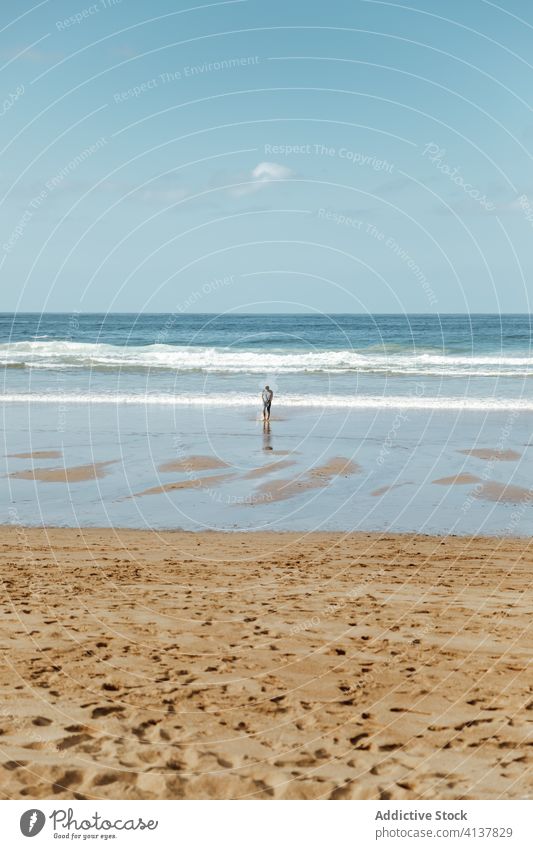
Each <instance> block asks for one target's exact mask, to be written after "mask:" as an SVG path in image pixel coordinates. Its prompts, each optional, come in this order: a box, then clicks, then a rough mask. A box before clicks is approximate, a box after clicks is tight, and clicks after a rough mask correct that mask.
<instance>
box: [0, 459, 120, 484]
mask: <svg viewBox="0 0 533 849" xmlns="http://www.w3.org/2000/svg"><path fill="white" fill-rule="evenodd" d="M116 462H118V461H117V460H106V461H105V462H103V463H87V464H86V465H84V466H70V467H68V468H65V467H63V468H54V469H49V468H44V469H37V468H33V469H24V470H23V471H21V472H12V473H11V474H10V475H8V477H10V478H13V479H14V480H23V481H41V482H42V483H82V482H83V481H91V480H98V479H100V478H103V477H105V476H106V474H108V470H107V467H108V466H112V465H113V464H114V463H116Z"/></svg>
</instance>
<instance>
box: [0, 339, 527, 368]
mask: <svg viewBox="0 0 533 849" xmlns="http://www.w3.org/2000/svg"><path fill="white" fill-rule="evenodd" d="M1 365H3V366H6V367H9V366H18V367H20V366H26V367H28V368H37V369H65V368H84V369H95V370H101V369H105V370H109V369H111V370H117V371H118V370H121V369H132V368H133V369H139V370H161V369H166V370H169V369H170V370H172V371H174V372H177V373H183V372H192V371H201V372H208V373H221V374H224V373H225V374H268V375H272V374H276V373H277V374H296V373H305V372H308V373H321V372H322V373H328V374H342V373H349V372H359V373H365V372H367V373H373V374H391V375H393V374H398V375H401V374H405V375H435V376H450V377H451V376H469V375H472V376H478V377H497V376H500V375H505V376H508V377H526V376H528V375H533V357H531V356H513V357H511V356H500V355H497V354H491V355H482V356H477V355H476V356H474V355H472V356H455V355H451V354H449V355H448V354H440V353H420V352H418V353H417V352H416V351H413V352H405V351H403V352H398V351H394V352H386V351H383V352H376V351H375V350H372V352H369V351H367V352H366V353H365V352H364V351H354V350H345V351H293V350H280V349H278V350H275V349H272V348H270V349H268V350H262V351H260V350H240V349H236V348H214V347H210V348H206V347H186V346H181V347H179V346H173V345H146V346H141V347H126V346H115V345H104V344H89V343H83V342H67V341H53V342H40V341H34V342H13V343H10V344H5V345H0V366H1Z"/></svg>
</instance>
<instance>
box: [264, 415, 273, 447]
mask: <svg viewBox="0 0 533 849" xmlns="http://www.w3.org/2000/svg"><path fill="white" fill-rule="evenodd" d="M263 451H272V435H271V433H270V421H269V420H268V419H265V420H264V421H263Z"/></svg>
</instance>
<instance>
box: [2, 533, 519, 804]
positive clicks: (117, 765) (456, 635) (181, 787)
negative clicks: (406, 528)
mask: <svg viewBox="0 0 533 849" xmlns="http://www.w3.org/2000/svg"><path fill="white" fill-rule="evenodd" d="M0 546H1V548H0V557H1V565H2V576H3V586H2V618H1V622H2V626H1V649H2V655H3V663H2V667H1V693H2V695H1V714H0V749H1V763H0V782H1V783H0V791H1V794H2V798H24V797H26V798H28V799H35V798H50V799H71V798H90V799H93V798H95V799H114V798H116V799H119V798H126V799H141V798H163V799H165V798H191V799H195V798H233V799H237V798H252V799H293V798H295V799H306V798H326V799H327V798H330V799H350V798H356V799H357V798H360V799H433V798H446V799H467V798H531V796H532V795H533V779H532V777H531V762H532V746H533V736H532V733H531V732H532V728H533V680H532V678H531V674H530V672H529V671H528V669H529V667H530V660H531V647H532V639H531V636H532V635H531V621H532V613H533V604H532V600H531V593H530V587H531V575H532V567H533V552H532V549H531V547H530V546H529V545H528V542H527V541H526V540H524V539H510V538H508V539H497V538H475V539H467V538H433V537H416V536H409V535H404V536H393V535H390V536H379V535H372V534H359V535H349V536H343V535H340V534H310V535H307V536H304V537H301V536H299V535H297V534H292V533H287V534H240V533H235V534H222V533H204V534H194V533H179V532H173V533H155V532H142V531H111V530H105V531H104V530H94V529H93V530H81V531H79V530H63V529H51V530H48V531H46V532H45V531H43V530H37V529H30V530H26V529H24V528H18V527H10V528H3V529H2V530H1V531H0ZM528 664H529V667H528ZM528 770H529V771H528Z"/></svg>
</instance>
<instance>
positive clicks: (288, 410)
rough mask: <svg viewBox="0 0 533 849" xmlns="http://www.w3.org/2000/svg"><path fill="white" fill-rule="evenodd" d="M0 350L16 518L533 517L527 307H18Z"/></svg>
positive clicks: (395, 523) (351, 526) (415, 520)
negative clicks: (426, 311) (105, 310)
mask: <svg viewBox="0 0 533 849" xmlns="http://www.w3.org/2000/svg"><path fill="white" fill-rule="evenodd" d="M0 363H2V364H3V365H4V369H3V372H2V375H3V383H2V387H1V393H0V394H1V396H2V401H3V403H2V412H3V439H4V443H3V451H1V452H0V453H1V454H2V455H5V456H3V457H2V459H1V461H0V462H1V463H2V465H3V472H2V474H3V475H4V477H3V478H2V484H1V486H2V489H3V493H2V494H3V501H4V503H7V504H10V505H11V507H10V512H9V515H8V516H7V519H6V521H14V522H22V523H23V524H41V523H45V524H54V525H78V524H79V525H93V526H94V525H102V526H104V525H115V526H118V525H122V526H128V527H155V528H186V529H200V528H202V529H203V528H214V529H219V528H220V529H227V530H234V529H239V528H245V529H250V530H252V529H265V528H268V529H283V530H290V529H297V530H313V529H319V528H321V529H327V530H346V531H352V530H394V531H418V532H423V533H440V534H442V533H494V534H501V533H508V534H529V533H530V532H531V530H532V520H531V515H532V510H531V503H530V502H531V500H533V496H532V495H531V493H530V492H529V487H530V486H531V485H532V484H533V481H532V480H531V468H532V465H531V459H532V456H531V451H532V446H531V445H530V442H531V430H532V428H531V413H532V412H533V395H532V393H531V391H530V386H531V379H532V377H533V357H532V356H531V351H530V317H529V316H470V317H468V316H444V317H439V316H323V315H316V316H315V315H311V316H242V315H239V316H237V315H229V316H221V317H215V316H188V315H171V316H164V315H158V316H140V317H139V316H131V315H130V316H124V315H121V316H112V315H111V316H76V315H74V316H68V315H60V316H43V317H39V316H30V315H27V316H16V317H14V316H7V315H4V316H0ZM265 383H270V385H271V386H273V388H274V390H275V398H274V406H273V419H272V422H271V426H270V432H269V433H265V432H264V431H263V427H262V424H261V422H260V421H259V419H258V411H259V407H260V402H259V396H260V390H261V388H262V386H263V385H264V384H265ZM472 449H476V450H479V451H481V452H482V455H481V456H476V455H475V454H465V453H461V452H467V451H471V450H472ZM37 451H46V452H50V451H52V452H53V451H56V452H57V451H59V452H61V455H60V458H54V457H53V456H51V457H46V456H40V457H34V458H24V457H13V456H8V455H15V454H24V453H31V452H37ZM509 451H511V452H513V451H514V452H516V455H515V454H511V455H508V454H506V453H505V452H509ZM484 452H488V453H484ZM493 452H496V458H494V457H493V456H492V453H493ZM198 455H199V456H201V457H204V458H213V457H217V458H219V459H220V460H221V461H223V463H224V464H226V465H227V468H226V467H222V466H219V468H210V462H209V460H204V461H203V466H204V468H203V469H202V470H201V471H200V470H198V469H196V468H193V466H194V463H191V462H190V461H189V460H188V458H190V457H191V456H198ZM500 455H501V456H500ZM335 458H340V460H339V461H338V462H337V466H336V467H337V468H338V469H340V470H341V473H340V474H339V473H332V472H331V468H333V467H332V466H331V461H332V460H335ZM176 460H181V461H182V462H183V468H182V469H181V470H180V469H179V468H175V470H174V471H169V470H168V467H167V468H160V467H164V466H165V464H168V463H170V462H172V461H176ZM348 461H354V462H356V463H358V464H359V467H360V468H359V470H358V471H357V472H354V471H353V470H352V471H351V472H349V473H342V467H343V463H344V462H348ZM106 463H107V464H108V465H100V464H106ZM92 464H97V465H96V466H92ZM263 466H270V468H262V467H263ZM77 467H82V469H81V471H80V470H79V469H78V468H77ZM57 468H59V469H64V468H68V469H72V468H74V469H75V471H73V472H69V473H68V475H64V474H63V473H62V472H61V471H60V472H59V473H58V472H55V473H54V474H53V475H52V478H54V479H53V480H49V479H48V477H49V475H48V473H47V471H46V470H47V469H57ZM91 470H92V472H93V473H91ZM328 470H329V471H328ZM96 472H98V473H96ZM8 476H9V477H8ZM219 476H221V477H220V479H219ZM443 479H444V480H445V481H447V482H446V483H442V482H441V483H435V482H434V481H442V480H443ZM146 490H148V491H149V493H148V494H144V495H140V493H143V492H145V491H146Z"/></svg>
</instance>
